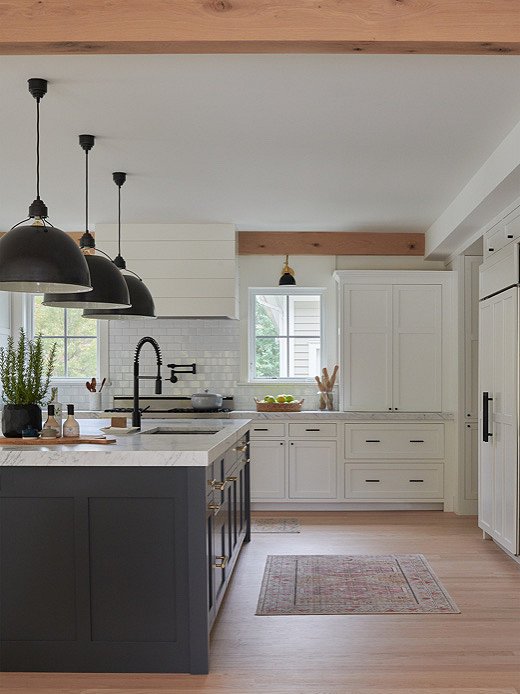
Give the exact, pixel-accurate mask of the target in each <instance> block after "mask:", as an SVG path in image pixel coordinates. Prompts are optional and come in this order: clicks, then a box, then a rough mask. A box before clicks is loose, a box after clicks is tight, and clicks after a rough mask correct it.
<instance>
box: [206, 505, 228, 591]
mask: <svg viewBox="0 0 520 694" xmlns="http://www.w3.org/2000/svg"><path fill="white" fill-rule="evenodd" d="M229 535H230V533H229V507H228V503H227V501H226V502H224V503H223V504H222V506H221V508H220V510H219V511H218V513H217V514H216V515H215V516H214V517H213V547H212V550H213V551H212V561H211V565H212V569H213V595H214V601H215V603H217V602H218V600H219V598H220V594H221V592H222V590H223V589H224V587H225V585H226V578H227V565H228V562H229V559H230V555H231V548H230V546H229Z"/></svg>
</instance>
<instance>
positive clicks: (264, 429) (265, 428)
mask: <svg viewBox="0 0 520 694" xmlns="http://www.w3.org/2000/svg"><path fill="white" fill-rule="evenodd" d="M253 431H269V429H268V428H267V427H264V428H263V429H260V428H258V429H253Z"/></svg>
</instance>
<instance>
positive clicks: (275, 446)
mask: <svg viewBox="0 0 520 694" xmlns="http://www.w3.org/2000/svg"><path fill="white" fill-rule="evenodd" d="M285 448H286V444H285V441H268V440H265V441H255V440H254V439H252V440H251V444H250V454H251V498H252V499H253V501H254V500H255V499H284V498H285V496H286V494H285Z"/></svg>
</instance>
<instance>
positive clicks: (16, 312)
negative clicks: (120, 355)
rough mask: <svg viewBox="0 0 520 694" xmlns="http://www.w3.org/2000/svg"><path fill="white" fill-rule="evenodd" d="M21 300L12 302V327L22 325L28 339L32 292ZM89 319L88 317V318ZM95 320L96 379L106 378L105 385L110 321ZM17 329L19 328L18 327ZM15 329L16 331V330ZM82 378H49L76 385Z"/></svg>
mask: <svg viewBox="0 0 520 694" xmlns="http://www.w3.org/2000/svg"><path fill="white" fill-rule="evenodd" d="M22 296H23V299H22V301H18V302H14V301H13V302H12V312H13V321H12V325H13V327H14V326H15V325H17V326H22V327H23V328H24V330H25V332H26V334H27V336H28V337H29V339H33V338H34V322H33V318H34V316H33V298H34V294H24V295H22ZM85 320H86V319H85ZM89 320H90V319H89ZM96 322H97V336H98V337H97V340H98V349H97V374H96V379H97V380H100V379H102V378H105V377H106V379H107V385H110V378H109V374H110V355H109V343H110V339H109V338H110V332H109V323H110V321H105V320H101V321H96ZM18 330H19V328H18ZM18 330H16V332H18ZM84 383H85V379H84V378H64V377H63V376H59V377H56V378H52V379H51V384H52V385H58V386H59V385H71V386H72V385H77V384H84Z"/></svg>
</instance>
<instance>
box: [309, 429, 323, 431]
mask: <svg viewBox="0 0 520 694" xmlns="http://www.w3.org/2000/svg"><path fill="white" fill-rule="evenodd" d="M305 431H321V429H305Z"/></svg>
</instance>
